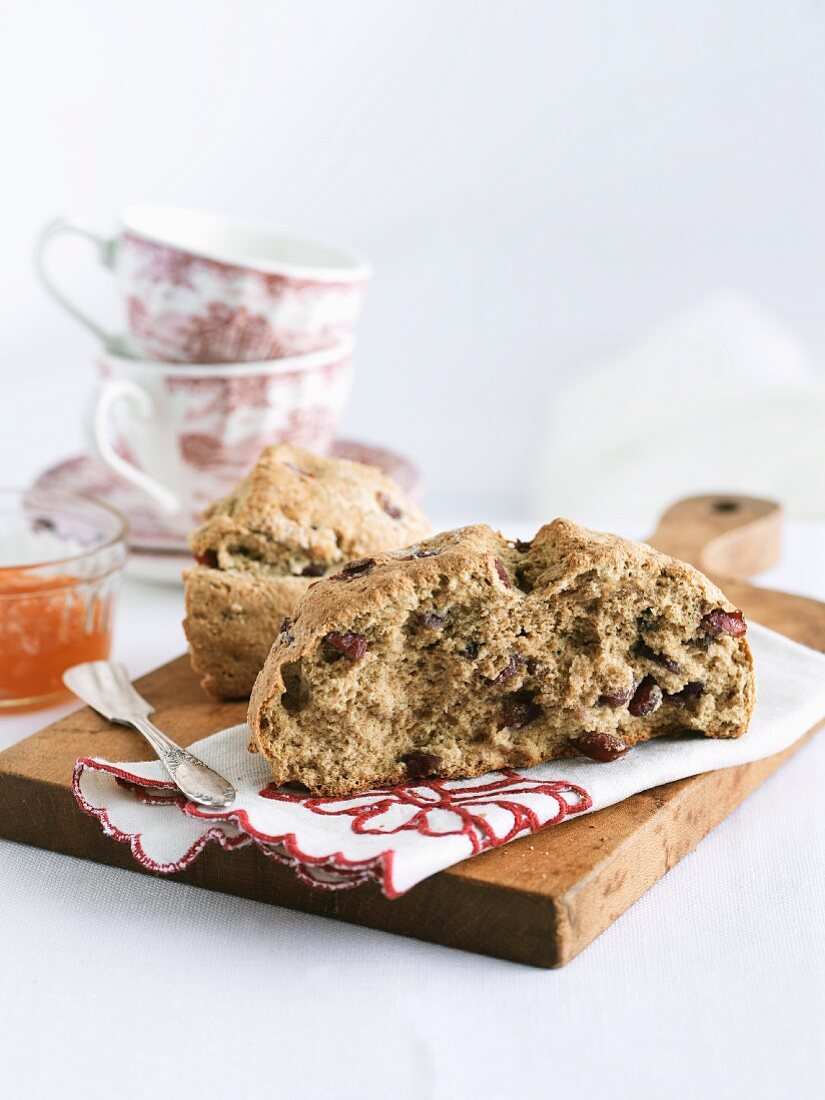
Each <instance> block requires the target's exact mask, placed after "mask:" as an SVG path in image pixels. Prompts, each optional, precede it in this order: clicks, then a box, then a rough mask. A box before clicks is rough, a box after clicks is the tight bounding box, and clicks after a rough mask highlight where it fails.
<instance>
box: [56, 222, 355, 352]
mask: <svg viewBox="0 0 825 1100" xmlns="http://www.w3.org/2000/svg"><path fill="white" fill-rule="evenodd" d="M120 224H121V228H120V232H119V233H118V234H117V235H116V236H114V237H112V238H108V237H101V236H99V235H98V234H96V233H92V232H90V231H89V230H86V229H82V228H80V227H79V226H77V225H74V224H72V223H71V222H68V221H66V220H65V219H63V218H59V219H57V221H55V222H52V223H51V224H50V225H48V226H47V227H46V228H45V229H44V231H43V233H42V234H41V237H40V241H39V244H38V247H37V254H36V259H37V267H38V271H39V272H40V276H41V278H42V280H43V282H44V284H45V286H46V288H47V289H48V290H49V292H50V293H51V294H52V296H53V297H54V298H55V299H56V300H57V301H58V302H59V303H60V304H61V305H62V306H64V308H65V309H67V310H68V311H69V312H70V313H71V314H72V315H73V316H74V317H76V318H77V319H78V320H79V321H81V322H82V323H83V324H84V325H85V326H86V327H87V328H89V329H91V331H92V332H94V333H95V335H96V336H98V337H99V338H100V340H102V342H103V343H104V345H105V346H106V347H108V348H113V349H115V350H117V351H118V352H123V353H125V354H127V355H131V356H134V357H139V358H146V359H156V360H162V361H164V362H169V363H235V362H253V361H264V360H269V359H280V358H283V357H286V356H291V355H301V354H305V353H307V352H311V351H317V350H319V349H321V348H328V347H332V346H333V345H335V344H336V343H338V342H339V341H340V340H341V339H343V338H344V337H346V336H347V335H349V334H350V333H351V332H352V330H353V327H354V325H355V322H356V320H357V318H358V315H359V313H360V311H361V304H362V301H363V297H364V291H365V288H366V284H367V281H368V279H369V276H370V266H369V264H367V263H366V261H364V260H363V259H361V258H360V257H358V256H356V255H354V254H353V253H350V252H344V251H341V250H339V249H335V248H331V247H329V246H327V245H321V244H314V243H311V242H309V241H306V240H300V239H297V238H289V237H283V236H279V235H276V234H274V233H270V232H267V231H265V230H262V229H254V228H250V227H245V226H241V225H237V224H234V223H232V222H229V221H227V220H225V219H224V218H221V217H220V216H218V215H215V214H206V213H200V212H197V211H193V210H178V209H175V208H172V207H166V206H132V207H128V208H127V209H126V210H124V211H123V213H122V214H121V216H120ZM67 232H69V233H75V234H79V235H81V236H83V237H85V238H87V239H88V240H90V241H91V242H92V243H93V244H94V245H95V247H96V250H97V254H98V259H99V260H100V262H101V263H102V264H103V265H104V266H105V267H108V268H110V269H111V270H112V271H113V272H114V274H115V277H116V280H117V284H118V287H119V290H120V294H121V298H122V307H123V311H124V314H125V322H126V333H125V334H124V335H123V336H117V335H115V334H113V333H110V332H106V331H105V330H104V329H102V328H101V327H100V326H99V325H98V324H97V323H96V322H94V321H93V320H91V319H90V318H89V317H87V316H86V314H85V313H84V312H82V311H81V310H80V309H79V308H78V307H77V306H76V305H75V304H74V303H73V302H71V301H70V300H69V299H68V298H67V297H66V296H65V295H64V294H63V292H62V291H61V290H60V289H59V288H58V287H57V286H56V285H55V283H54V282H53V281H52V279H51V277H50V276H49V274H48V272H47V271H46V268H45V254H46V249H47V246H48V244H49V242H50V241H52V240H53V239H54V237H56V236H57V235H59V234H62V233H67Z"/></svg>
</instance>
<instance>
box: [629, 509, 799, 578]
mask: <svg viewBox="0 0 825 1100" xmlns="http://www.w3.org/2000/svg"><path fill="white" fill-rule="evenodd" d="M781 527H782V509H781V508H780V506H779V505H778V504H776V503H774V502H773V501H771V500H758V499H757V498H756V497H746V496H737V495H736V494H730V495H720V494H714V495H711V496H701V497H689V498H688V499H687V500H680V501H679V502H678V503H677V504H674V505H673V506H672V507H671V508H668V510H667V511H666V512H665V513H664V515H663V516H662V518H661V519H660V520H659V525H658V527H657V528H656V530H655V531H654V533H653V535H652V536H651V537H650V539H649V540H648V541H649V542H650V544H651V545H652V546H655V547H656V549H657V550H661V551H662V552H663V553H665V554H670V555H671V556H672V557H674V558H681V559H682V561H687V562H690V563H691V565H695V566H696V567H697V568H698V569H701V570H702V571H703V572H705V573H710V574H711V575H713V576H714V577H729V578H737V579H743V578H745V577H752V576H754V574H756V573H761V572H763V570H765V569H770V568H771V566H773V565H775V564H776V562H777V561H778V560H779V550H780V535H781Z"/></svg>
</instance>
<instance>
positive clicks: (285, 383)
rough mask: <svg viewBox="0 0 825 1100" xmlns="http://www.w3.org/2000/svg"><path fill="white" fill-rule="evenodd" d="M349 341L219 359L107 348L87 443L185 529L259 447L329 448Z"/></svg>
mask: <svg viewBox="0 0 825 1100" xmlns="http://www.w3.org/2000/svg"><path fill="white" fill-rule="evenodd" d="M353 347H354V342H353V340H352V339H351V338H350V339H348V340H346V341H343V342H341V343H340V344H338V345H336V346H335V347H333V348H327V349H325V350H323V351H318V352H312V353H311V354H309V355H301V356H295V357H293V358H289V359H277V360H269V361H268V362H263V363H239V364H232V365H223V366H215V365H211V364H198V365H191V364H190V365H186V366H175V365H170V364H168V363H160V362H157V361H147V360H136V359H129V358H127V357H125V356H121V355H115V354H112V353H110V352H109V353H106V354H104V355H103V356H102V357H101V359H100V361H99V366H100V373H101V376H102V380H101V384H100V387H99V389H98V392H97V394H96V395H95V399H94V403H93V406H92V414H91V418H90V425H89V434H90V441H91V444H92V447H93V449H94V450H95V452H96V453H97V454H98V456H99V457H100V458H101V459H102V461H103V462H105V463H106V465H107V466H108V467H109V468H110V469H111V470H112V471H114V473H116V474H118V475H120V477H122V478H124V479H125V480H126V481H129V482H131V483H132V484H133V485H136V486H137V487H138V488H140V489H142V490H144V492H145V493H146V494H147V495H148V497H149V498H150V499H151V500H152V502H153V503H154V505H155V507H156V508H157V509H158V511H159V512H160V513H161V514H163V515H165V516H172V517H174V523H173V526H174V527H175V529H176V530H177V529H178V528H180V533H181V534H186V533H187V532H188V531H189V530H191V528H192V526H193V525H195V524H197V523H198V522H199V521H200V516H201V513H202V512H203V509H204V507H205V506H206V505H207V504H208V503H209V502H210V501H212V500H214V499H215V498H216V497H218V496H222V495H223V494H224V493H227V492H229V491H230V490H231V489H232V488H233V487H234V486H235V485H236V484H237V482H238V481H239V480H240V479H241V478H242V477H243V476H244V475H245V474H246V473H247V472H248V471H249V469H250V468H251V467H252V466H253V465H254V463H255V461H256V460H257V458H258V455H259V454H260V453H261V451H262V450H263V448H264V447H267V446H269V445H270V444H273V443H294V444H297V445H298V446H301V447H307V448H308V449H309V450H313V451H321V452H323V451H325V450H326V449H327V448H328V447H329V445H330V443H331V442H332V439H333V434H334V431H335V428H336V427H337V425H338V421H339V419H340V417H341V413H342V412H343V410H344V406H345V404H346V400H347V397H348V394H349V388H350V383H351V380H352V354H353Z"/></svg>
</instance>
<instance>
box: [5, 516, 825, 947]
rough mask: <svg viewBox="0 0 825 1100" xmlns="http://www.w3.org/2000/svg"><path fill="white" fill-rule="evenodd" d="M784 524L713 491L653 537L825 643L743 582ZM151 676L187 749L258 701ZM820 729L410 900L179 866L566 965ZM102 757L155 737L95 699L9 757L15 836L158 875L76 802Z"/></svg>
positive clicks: (799, 614)
mask: <svg viewBox="0 0 825 1100" xmlns="http://www.w3.org/2000/svg"><path fill="white" fill-rule="evenodd" d="M779 535H780V511H779V508H778V507H777V506H776V505H775V504H771V503H769V502H767V501H758V500H753V499H751V498H744V497H724V498H722V497H713V496H706V497H696V498H693V499H691V500H687V501H683V502H682V503H680V504H677V505H676V506H675V507H673V508H671V509H670V510H669V511H668V512H667V513H666V515H665V516H664V517H663V518H662V520H661V523H660V524H659V527H658V529H657V530H656V532H655V534H654V535H653V537H652V539H651V541H652V543H653V544H654V545H655V546H657V547H658V548H659V549H661V550H664V551H666V552H667V553H670V554H675V555H676V556H678V557H681V558H684V559H685V560H687V561H691V562H693V563H694V564H696V565H698V566H699V567H700V568H702V569H704V570H705V572H707V573H709V574H711V575H712V576H713V577H714V579H715V580H716V581H717V582H718V583H719V584H720V585H721V587H722V588H724V589H725V591H726V592H727V594H728V596H729V597H730V598H731V600H732V601H733V602H734V603H735V604H736V605H737V606H738V607H741V608H742V609H743V610H744V611H745V614H746V615H747V616H748V617H749V618H751V619H753V620H755V621H757V622H760V623H763V624H764V625H765V626H769V627H773V628H774V629H775V630H778V631H781V632H782V633H783V634H786V635H788V637H790V638H794V639H796V640H797V641H799V642H804V643H805V644H807V645H810V646H813V647H815V648H816V649H820V650H823V651H825V604H823V603H819V602H818V601H816V600H810V599H804V598H801V597H797V596H789V595H785V594H783V593H780V592H772V591H769V590H766V589H759V588H754V587H752V586H751V585H749V584H747V583H746V582H745V581H744V580H743V579H742V578H744V577H746V576H752V575H753V574H755V573H757V572H759V571H761V570H763V569H766V568H768V567H769V566H771V565H772V564H773V563H774V562H775V561H776V559H777V556H778V553H779ZM137 686H138V689H139V690H140V692H141V693H142V694H143V695H145V696H146V697H147V698H148V699H150V700H151V701H152V702H153V703H154V705H155V707H156V708H157V710H156V715H155V717H156V720H157V723H158V725H159V726H161V728H163V729H165V730H167V731H168V732H169V734H170V735H171V736H172V737H174V738H175V739H176V740H178V741H179V742H181V743H182V744H184V745H189V744H191V742H193V741H195V740H197V739H198V738H201V737H204V736H206V735H207V734H210V733H214V732H216V731H217V730H219V729H223V728H225V727H226V726H229V725H232V724H234V723H235V722H239V721H241V720H242V719H243V717H244V714H245V705H244V704H242V703H216V702H213V701H210V700H208V699H207V698H206V697H205V696H204V695H203V694H202V692H201V691H200V688H199V687H198V683H197V679H196V677H195V676H194V675H193V673H192V672H191V670H190V669H189V664H188V661H187V659H186V658H185V657H180V658H178V659H177V660H175V661H172V662H170V663H169V664H167V665H164V666H163V667H162V668H159V669H156V670H155V671H154V672H151V673H149V675H148V676H144V677H143V678H142V679H141V680H139V681H138V682H137ZM823 718H824V719H825V715H823ZM811 733H813V730H811V731H810V733H809V734H807V735H806V737H803V738H802V739H801V740H800V741H799V742H797V744H796V745H794V746H792V747H791V748H789V749H787V750H786V751H785V752H783V753H780V754H779V755H777V756H774V757H771V758H769V759H767V760H761V761H758V762H756V763H753V764H745V765H742V766H741V767H737V768H729V769H724V770H721V771H718V772H711V773H708V774H706V775H700V776H695V777H694V778H692V779H685V780H681V781H680V782H677V783H669V784H667V785H666V786H662V787H657V788H655V789H653V790H650V791H646V792H644V793H643V794H638V795H635V796H634V797H632V798H629V799H627V800H626V801H625V802H622V803H621V804H620V805H618V806H612V807H610V808H609V809H606V810H601V811H599V812H598V813H595V814H589V815H587V816H585V817H582V818H573V819H572V820H569V821H567V822H565V823H564V824H562V825H558V826H556V827H553V828H550V829H547V830H546V831H545V832H543V833H539V834H537V835H535V836H531V837H526V838H524V839H522V840H518V841H514V842H513V843H511V844H508V845H506V846H505V847H503V848H499V849H496V850H493V851H489V852H485V853H483V854H482V855H480V856H476V857H475V858H474V859H470V860H467V861H465V862H464V863H461V864H458V865H457V866H455V867H452V868H450V869H449V870H447V871H442V872H441V873H439V874H437V875H434V876H433V877H432V878H430V879H428V880H426V881H425V882H423V883H421V884H420V885H419V886H416V887H415V888H414V889H412V890H411V891H409V893H407V894H405V895H404V896H403V897H401V898H400V899H398V900H396V901H388V900H387V899H386V898H384V897H383V895H382V894H381V892H380V890H379V889H378V887H377V886H375V885H367V886H361V887H358V888H356V889H354V890H348V891H342V892H340V893H328V892H323V891H319V890H314V889H312V888H311V887H309V886H305V885H304V884H303V883H301V882H299V881H298V879H297V878H296V877H295V876H294V874H293V873H292V872H291V871H290V870H289V869H288V868H286V867H283V866H280V865H278V864H276V863H273V862H272V860H269V859H267V858H266V857H265V856H263V855H261V854H260V853H259V852H258V851H257V850H256V849H255V848H254V847H249V848H245V849H242V850H240V851H238V852H234V853H227V852H223V851H221V850H220V849H219V848H217V847H216V846H215V845H209V846H208V847H207V849H206V850H205V851H204V852H203V853H202V854H201V855H200V856H199V857H198V859H197V860H196V861H195V862H194V864H193V865H192V866H191V867H189V868H188V869H187V870H185V871H182V872H180V873H179V874H175V875H169V876H165V877H167V878H169V879H171V880H177V881H181V882H189V883H193V884H194V885H196V886H205V887H207V888H209V889H212V890H221V891H224V892H225V893H230V894H237V895H240V896H241V897H248V898H254V899H255V900H257V901H263V902H269V903H271V904H276V905H285V906H289V907H290V908H294V909H302V910H305V911H307V912H310V913H319V914H323V915H324V916H327V917H334V918H337V919H338V920H345V921H350V922H353V923H355V924H363V925H368V926H369V927H372V928H380V929H383V930H385V931H388V932H396V933H399V934H401V935H406V936H414V937H416V938H418V939H423V940H431V941H433V942H435V943H440V944H446V945H448V946H450V947H461V948H464V949H465V950H468V951H476V952H480V953H482V954H487V955H495V956H498V957H500V958H504V959H512V960H514V961H517V962H523V963H530V964H532V965H534V966H544V967H554V966H563V965H564V964H565V963H567V962H569V961H570V959H572V958H573V957H574V956H575V955H577V954H578V952H579V951H581V950H582V948H584V947H586V946H587V944H589V943H590V942H591V941H592V940H593V939H594V938H595V937H596V936H598V935H599V933H600V932H602V931H604V929H605V928H607V927H608V925H610V924H611V923H612V922H613V921H614V920H616V918H617V917H619V916H620V915H621V914H622V913H623V912H624V911H625V910H626V909H627V908H628V907H629V906H631V905H632V904H633V902H634V901H636V899H637V898H639V897H641V895H642V894H643V893H644V892H645V891H646V890H648V889H649V888H650V887H651V886H652V885H653V883H654V882H656V881H657V880H658V879H660V878H661V877H662V875H664V874H665V872H666V871H668V870H669V869H670V868H671V867H672V866H673V865H674V864H675V863H677V862H678V861H679V860H680V859H681V858H682V856H684V855H685V854H686V853H687V852H689V851H690V850H691V849H692V848H694V847H695V846H696V845H697V844H698V843H699V841H700V840H701V839H702V837H704V836H705V835H706V834H707V833H709V832H710V830H711V829H712V828H713V827H714V826H715V825H717V824H718V823H719V822H720V821H721V820H722V819H723V818H724V817H726V816H727V814H729V813H730V812H731V810H733V809H735V807H736V806H738V805H739V803H740V802H742V800H743V799H745V798H746V797H747V796H748V795H749V794H750V792H751V791H753V790H754V789H755V788H756V787H758V786H759V784H760V783H762V782H763V781H764V780H765V779H767V778H768V776H769V775H771V774H772V773H773V772H774V771H775V770H776V769H777V768H778V767H780V765H781V764H782V763H783V762H784V761H785V760H786V759H787V758H788V757H789V756H790V755H791V753H793V752H795V751H796V749H798V748H799V746H800V745H801V744H802V743H803V742H804V741H805V740H806V739H807V737H808V736H810V734H811ZM93 755H100V756H106V757H107V758H108V759H110V760H141V759H146V758H147V748H146V745H145V744H144V742H143V741H142V740H141V739H140V737H139V736H138V735H137V734H136V733H133V732H131V731H130V730H128V729H125V728H120V727H116V726H110V725H109V724H108V723H106V722H105V721H104V720H103V719H101V718H99V717H98V716H97V715H95V714H94V713H93V712H92V711H90V710H89V709H88V708H86V707H83V708H81V709H79V710H77V711H75V713H73V714H70V715H69V716H68V717H66V718H63V719H61V720H60V721H59V722H55V723H54V724H53V725H51V726H49V727H47V728H46V729H44V730H42V731H41V732H40V733H36V734H34V735H33V736H32V737H29V738H28V739H27V740H25V741H22V742H20V743H19V744H17V745H14V746H13V747H12V748H10V749H7V750H6V751H5V752H3V753H0V836H3V837H7V838H8V839H10V840H17V841H20V842H22V843H25V844H33V845H37V846H39V847H42V848H49V849H52V850H53V851H56V852H65V853H68V854H69V855H74V856H81V857H82V858H84V859H92V860H96V861H98V862H100V863H108V864H111V865H112V866H114V867H124V868H128V869H129V870H132V871H138V872H139V873H143V874H149V873H150V872H148V871H145V870H144V869H143V868H141V867H140V865H139V864H138V863H137V862H136V861H135V860H134V859H133V858H132V856H131V854H130V851H129V848H128V845H124V844H119V843H117V842H116V841H115V840H111V839H109V838H107V837H105V836H104V835H103V833H102V832H101V829H100V826H99V824H98V823H97V821H96V820H94V819H93V818H91V817H88V816H87V815H86V814H83V813H81V811H80V810H79V809H78V807H77V805H76V803H75V800H74V797H73V796H72V792H71V776H72V768H73V766H74V763H75V760H76V759H77V757H79V756H93ZM171 888H173V887H172V885H171V883H170V889H171Z"/></svg>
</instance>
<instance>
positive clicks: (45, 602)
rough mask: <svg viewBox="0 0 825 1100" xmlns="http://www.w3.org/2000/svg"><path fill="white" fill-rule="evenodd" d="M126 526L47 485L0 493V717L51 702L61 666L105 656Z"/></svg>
mask: <svg viewBox="0 0 825 1100" xmlns="http://www.w3.org/2000/svg"><path fill="white" fill-rule="evenodd" d="M126 532H127V523H126V520H125V519H124V518H123V516H121V515H120V513H119V512H117V511H115V509H114V508H111V507H110V506H109V505H108V504H103V503H101V502H100V501H97V500H93V499H92V498H91V497H85V496H81V495H80V494H79V493H68V492H63V491H61V490H52V489H43V490H41V489H25V490H15V489H0V713H2V712H3V711H4V710H19V709H22V708H32V709H34V708H37V707H44V706H49V705H50V704H52V703H55V702H57V701H58V700H59V699H61V698H62V697H64V696H66V695H67V694H68V692H67V691H66V689H65V688H64V686H63V680H62V676H63V673H64V672H65V670H66V669H67V668H70V667H71V666H72V665H76V664H80V663H81V662H82V661H92V660H98V659H101V658H107V657H108V656H109V651H110V648H111V641H112V616H113V608H114V599H115V593H116V591H117V588H118V585H119V582H120V576H121V573H122V571H123V565H124V563H125V561H126V555H127V546H126Z"/></svg>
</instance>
